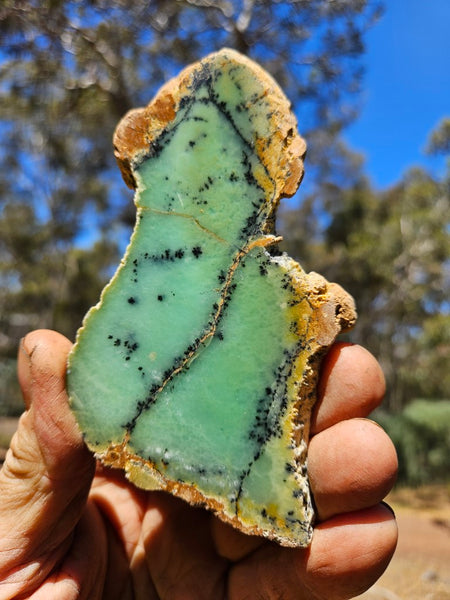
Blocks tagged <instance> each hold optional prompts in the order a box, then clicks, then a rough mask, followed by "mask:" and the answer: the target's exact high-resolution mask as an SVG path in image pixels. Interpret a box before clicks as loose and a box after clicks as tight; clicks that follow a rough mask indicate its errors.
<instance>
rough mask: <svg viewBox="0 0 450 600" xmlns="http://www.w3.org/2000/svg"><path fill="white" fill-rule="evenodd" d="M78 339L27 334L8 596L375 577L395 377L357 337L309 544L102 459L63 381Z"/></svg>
mask: <svg viewBox="0 0 450 600" xmlns="http://www.w3.org/2000/svg"><path fill="white" fill-rule="evenodd" d="M69 350H70V342H69V341H68V340H66V339H65V338H63V337H62V336H60V335H59V334H57V333H55V332H50V331H37V332H33V333H31V334H29V335H28V336H27V337H26V338H25V339H24V340H23V342H22V344H21V347H20V350H19V381H20V384H21V387H22V390H23V396H24V400H25V404H26V408H27V410H26V411H25V413H24V414H23V415H22V417H21V419H20V423H19V428H18V431H17V432H16V434H15V436H14V438H13V440H12V442H11V448H10V450H9V452H8V454H7V457H6V461H5V463H4V465H3V468H2V470H1V472H0V599H1V600H5V599H7V598H15V599H22V598H31V599H33V600H53V599H54V600H72V599H81V598H83V599H86V600H96V599H105V600H115V599H118V600H119V599H120V600H128V599H131V598H133V599H135V600H144V599H145V600H149V599H152V600H153V599H164V600H166V599H182V600H191V599H192V600H203V599H204V600H221V599H223V600H225V599H227V600H244V599H249V600H250V599H251V600H254V599H260V600H261V599H283V600H291V599H296V600H303V599H304V600H306V599H308V600H315V599H323V600H335V599H342V598H351V597H353V596H355V595H357V594H359V593H362V592H363V591H364V590H365V589H367V588H368V587H369V586H371V585H372V584H373V583H374V581H375V580H376V579H377V578H378V577H379V576H380V574H381V573H382V572H383V570H384V569H385V568H386V566H387V564H388V562H389V560H390V558H391V556H392V554H393V551H394V548H395V545H396V540H397V529H396V525H395V519H394V516H393V514H392V512H391V511H390V510H389V508H388V507H387V506H386V505H384V504H382V503H381V501H382V499H383V498H384V496H385V495H386V493H387V492H388V491H389V489H390V488H391V486H392V484H393V482H394V479H395V474H396V469H397V460H396V455H395V450H394V448H393V446H392V444H391V442H390V440H389V438H388V437H387V436H386V434H385V433H384V432H383V431H382V429H381V428H380V427H378V426H377V425H376V424H375V423H373V422H372V421H369V420H367V419H365V418H364V417H366V416H367V415H368V414H369V413H370V412H371V411H372V410H373V409H374V408H375V407H376V406H377V405H378V404H379V402H380V401H381V398H382V396H383V393H384V380H383V376H382V373H381V371H380V368H379V366H378V364H377V363H376V361H375V360H374V358H373V357H372V356H371V355H370V354H369V353H368V352H366V351H365V350H364V349H363V348H361V347H359V346H352V345H348V344H336V345H334V346H333V347H332V349H331V350H330V352H329V353H328V356H327V358H326V360H325V363H324V365H323V368H322V374H321V379H320V385H319V392H320V394H319V396H320V398H319V402H318V404H317V406H316V409H315V412H314V418H313V429H312V433H313V437H312V439H311V444H310V450H309V475H310V480H311V487H312V491H313V494H314V498H315V503H316V508H317V514H318V524H317V526H316V529H315V533H314V538H313V542H312V545H311V547H310V548H309V549H300V550H297V549H287V548H282V547H280V546H278V545H276V544H275V543H272V542H267V541H264V540H262V539H261V538H255V537H249V536H246V535H243V534H241V533H240V532H237V531H235V530H233V529H232V528H230V527H229V526H227V525H225V524H223V523H222V522H220V521H219V520H218V519H216V518H215V517H214V516H212V515H211V514H210V513H208V512H205V511H203V510H201V509H198V508H192V507H191V506H189V505H187V504H185V503H184V502H182V501H180V500H178V499H175V498H173V497H171V496H169V495H167V494H165V493H163V492H144V491H142V490H138V489H136V488H135V487H134V486H132V485H130V484H128V483H127V481H126V480H125V479H124V478H123V476H122V475H121V473H119V472H117V471H112V470H108V469H105V468H102V467H100V466H97V468H96V465H95V461H94V459H93V457H92V455H91V454H90V453H89V452H88V450H87V449H86V448H85V446H84V444H83V441H82V438H81V435H80V433H79V431H78V429H77V426H76V423H75V421H74V418H73V416H72V414H71V412H70V411H69V409H68V404H67V396H66V391H65V365H66V358H67V353H68V352H69Z"/></svg>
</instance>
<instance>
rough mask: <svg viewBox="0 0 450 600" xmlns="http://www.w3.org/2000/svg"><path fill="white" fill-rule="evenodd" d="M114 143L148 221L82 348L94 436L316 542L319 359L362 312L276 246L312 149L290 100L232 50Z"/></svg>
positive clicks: (82, 409) (263, 527)
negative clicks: (283, 201) (311, 472)
mask: <svg viewBox="0 0 450 600" xmlns="http://www.w3.org/2000/svg"><path fill="white" fill-rule="evenodd" d="M114 143H115V153H116V157H117V160H118V163H119V166H120V168H121V170H122V173H123V175H124V179H125V181H126V182H127V184H128V185H129V186H131V187H133V188H135V189H136V195H135V202H136V206H137V221H136V227H135V230H134V232H133V236H132V238H131V242H130V245H129V247H128V249H127V252H126V255H125V257H124V259H123V261H122V262H121V264H120V266H119V268H118V270H117V272H116V274H115V276H114V277H113V279H112V281H111V282H110V283H109V284H108V286H107V287H106V288H105V290H104V291H103V294H102V296H101V300H100V302H99V304H98V305H97V306H95V307H94V308H92V309H91V310H90V312H89V313H88V315H87V316H86V318H85V321H84V323H83V327H82V328H81V329H80V331H79V333H78V336H77V342H76V345H75V347H74V350H73V351H72V353H71V355H70V357H69V365H68V379H67V383H68V390H69V395H70V401H71V407H72V410H73V411H74V413H75V415H76V418H77V420H78V423H79V425H80V428H81V430H82V432H83V434H84V436H85V440H86V442H87V444H88V446H89V447H90V448H91V449H92V450H93V451H94V452H95V453H96V454H97V456H98V458H99V459H101V460H102V461H103V462H104V463H105V464H108V465H112V466H115V467H119V468H123V469H124V470H125V471H126V473H127V476H128V477H129V479H130V480H131V481H132V482H134V483H135V484H136V485H138V486H140V487H143V488H145V489H161V490H166V491H169V492H171V493H173V494H175V495H177V496H179V497H182V498H184V499H186V500H188V501H189V502H191V503H201V504H203V505H205V506H207V507H208V508H210V509H211V510H213V511H214V512H215V513H216V514H217V515H218V516H219V517H220V518H222V519H223V520H225V521H226V522H229V523H231V524H232V525H234V526H236V527H238V528H239V529H241V530H242V531H244V532H247V533H252V534H259V535H263V536H266V537H268V538H270V539H273V540H276V541H278V542H279V543H281V544H283V545H286V546H305V545H307V544H308V543H309V542H310V539H311V534H312V522H313V510H312V505H311V497H310V492H309V487H308V480H307V472H306V453H307V440H308V427H309V418H310V412H311V408H312V406H313V403H314V400H315V385H316V379H317V371H318V366H319V361H320V358H321V356H322V355H323V353H324V352H325V351H326V349H327V348H328V347H329V345H330V344H331V343H332V342H333V340H334V338H335V336H336V335H337V334H338V333H339V331H340V330H341V329H342V328H347V327H349V326H350V325H352V323H353V321H354V319H355V314H354V309H353V304H352V300H351V298H350V297H349V296H348V295H347V294H346V293H345V292H344V291H343V290H342V289H341V288H339V287H338V286H336V285H334V284H329V283H328V282H327V281H326V280H325V279H324V278H323V277H321V276H320V275H317V274H315V273H311V274H306V273H305V272H304V271H303V270H302V269H301V267H300V266H299V265H298V264H297V263H295V262H294V261H293V260H292V259H290V258H289V257H288V256H286V255H280V254H279V253H277V252H276V251H275V249H276V243H277V241H279V238H276V237H275V235H274V219H275V210H276V207H277V204H278V201H279V198H280V197H281V196H283V195H291V194H293V193H294V192H295V190H296V188H297V186H298V184H299V181H300V179H301V176H302V172H303V163H302V157H303V154H304V152H305V144H304V142H303V140H302V139H301V138H300V137H299V135H298V133H297V129H296V121H295V118H294V116H293V115H292V113H291V111H290V108H289V103H288V101H287V100H286V98H285V97H284V95H283V94H282V92H281V90H280V89H279V88H278V86H277V85H276V83H275V82H274V81H273V80H272V79H271V78H270V77H269V76H268V75H267V74H266V73H265V72H264V71H262V70H261V69H260V68H259V67H258V66H257V65H255V64H254V63H252V62H250V61H249V60H248V59H246V58H244V57H242V56H241V55H239V54H237V53H236V52H234V51H231V50H222V51H221V52H219V53H216V54H213V55H211V56H209V57H207V58H206V59H204V60H203V61H201V62H200V63H197V64H195V65H193V66H191V67H189V68H188V69H186V70H185V71H183V72H182V73H181V74H180V75H179V77H178V78H176V79H174V80H172V81H171V82H169V83H168V84H167V85H166V86H165V87H164V88H162V90H161V91H160V92H159V93H158V95H157V96H156V98H155V99H154V100H153V102H151V103H150V104H149V106H147V107H146V108H144V109H137V110H134V111H131V112H130V113H129V114H128V115H126V116H125V117H124V119H123V120H122V122H121V123H120V124H119V126H118V129H117V131H116V134H115V139H114Z"/></svg>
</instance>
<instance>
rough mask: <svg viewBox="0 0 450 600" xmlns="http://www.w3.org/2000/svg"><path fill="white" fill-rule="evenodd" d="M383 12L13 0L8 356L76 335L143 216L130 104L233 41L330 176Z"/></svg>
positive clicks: (4, 88)
mask: <svg viewBox="0 0 450 600" xmlns="http://www.w3.org/2000/svg"><path fill="white" fill-rule="evenodd" d="M378 13H379V3H378V0H376V1H375V2H370V3H369V2H366V1H364V0H346V1H345V2H343V1H342V2H341V1H340V0H339V1H336V2H323V1H322V0H317V1H316V0H314V1H311V0H295V1H287V0H286V1H280V0H218V1H217V2H210V1H206V0H195V1H193V0H192V1H191V0H150V1H149V0H135V1H133V2H124V1H123V0H111V1H110V2H103V1H102V0H79V1H77V2H71V1H69V0H20V1H16V0H3V1H2V3H1V6H0V37H1V40H2V49H1V54H0V115H1V118H0V132H1V137H2V145H1V147H0V283H1V290H0V329H1V332H2V336H1V337H0V360H2V359H6V358H12V357H13V356H14V355H15V353H16V348H17V344H18V340H19V339H20V337H21V336H22V335H24V334H25V333H26V332H27V331H28V330H29V329H32V328H36V327H50V328H55V329H58V330H60V331H61V332H63V333H65V334H66V335H68V336H69V337H71V338H73V337H74V334H75V331H76V329H77V328H78V326H79V324H80V321H81V317H82V315H83V314H84V313H85V311H86V310H87V308H88V307H89V306H90V305H92V304H93V303H95V302H96V301H97V299H98V293H99V290H100V289H101V288H102V286H103V285H104V283H105V281H106V279H107V278H108V276H109V275H110V274H111V273H110V271H111V267H112V265H113V264H114V263H115V262H116V261H117V256H118V248H119V247H123V245H124V240H125V239H127V237H128V233H129V228H130V225H131V224H132V223H133V221H134V209H133V207H132V205H131V202H130V194H129V192H128V191H127V190H126V188H125V186H124V184H123V182H122V181H121V178H120V174H119V170H118V169H117V166H116V165H115V162H114V157H113V149H112V145H111V139H112V134H113V131H114V128H115V126H116V124H117V122H118V120H119V119H120V118H121V117H122V116H123V115H124V113H125V112H126V111H127V110H128V109H130V108H132V107H134V106H140V105H142V104H146V103H147V102H148V101H149V100H150V99H151V98H152V96H153V95H154V93H155V91H156V89H157V87H159V86H160V85H161V84H162V83H163V82H164V81H165V80H167V78H168V77H170V76H172V75H174V74H175V73H176V72H177V71H178V70H180V69H181V68H182V67H183V66H185V65H186V63H189V62H192V61H194V60H197V59H198V58H200V57H201V56H203V55H205V54H207V53H209V52H211V51H213V50H217V49H219V48H220V47H222V46H229V47H233V48H236V49H238V50H239V51H241V52H243V53H245V54H248V55H250V56H251V57H252V58H254V59H256V60H258V61H259V62H260V63H262V64H263V65H264V66H265V67H266V68H267V69H268V70H269V71H270V72H271V73H272V74H273V75H274V76H275V77H276V78H277V79H278V80H279V82H280V83H281V84H282V86H283V87H284V88H285V90H286V92H287V94H288V95H289V97H290V98H291V100H292V101H293V103H294V105H295V107H296V109H297V111H298V115H299V118H300V122H301V130H302V132H304V133H308V140H309V143H310V149H311V152H310V160H309V162H310V165H312V164H314V165H315V169H316V172H317V174H319V173H321V172H326V173H328V174H330V176H331V175H332V174H333V173H334V174H336V173H337V171H338V169H337V168H336V164H335V157H336V155H337V150H336V148H337V147H338V146H339V144H340V143H339V133H340V131H341V130H342V127H343V126H344V125H345V124H346V123H348V122H349V121H350V120H351V118H352V117H353V116H354V113H355V107H356V100H357V92H358V89H359V83H360V80H361V75H362V68H361V61H360V58H361V55H362V53H363V50H364V44H363V34H364V32H365V30H366V29H367V27H368V26H369V25H370V24H371V23H372V22H373V20H374V19H375V18H376V17H377V14H378ZM127 194H128V195H127Z"/></svg>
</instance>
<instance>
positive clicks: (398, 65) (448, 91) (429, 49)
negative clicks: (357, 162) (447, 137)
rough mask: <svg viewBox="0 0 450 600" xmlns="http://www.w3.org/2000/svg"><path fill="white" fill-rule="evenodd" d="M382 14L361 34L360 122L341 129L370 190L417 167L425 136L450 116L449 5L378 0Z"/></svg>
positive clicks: (445, 0)
mask: <svg viewBox="0 0 450 600" xmlns="http://www.w3.org/2000/svg"><path fill="white" fill-rule="evenodd" d="M385 7H386V10H385V13H384V15H383V17H382V18H381V20H380V21H379V22H378V23H377V24H376V25H375V26H374V27H373V28H372V29H371V30H370V31H369V32H368V33H367V35H366V50H367V53H366V56H365V65H366V69H367V72H366V76H365V80H364V84H363V93H362V98H361V101H362V110H361V113H360V117H359V119H358V120H357V121H356V122H355V123H354V124H353V125H352V126H351V127H350V128H349V129H347V131H346V134H345V136H344V137H345V139H346V140H347V141H348V142H349V144H350V146H351V147H352V148H353V149H355V150H358V151H360V152H362V153H363V154H364V155H365V157H366V172H367V174H368V175H369V177H370V179H371V181H372V183H373V184H374V185H375V186H376V187H377V188H385V187H388V186H389V185H392V184H394V183H395V182H397V181H398V180H399V179H400V177H401V175H402V174H403V173H404V172H405V170H406V169H407V168H408V167H410V166H413V165H422V166H425V167H427V168H429V169H431V170H434V171H436V172H437V173H439V172H440V171H441V170H442V168H443V164H444V163H443V159H440V160H438V159H436V158H434V159H432V158H430V157H427V156H426V155H425V154H424V152H423V149H424V146H425V144H426V140H427V137H428V134H429V132H430V131H431V130H432V129H433V128H434V127H435V125H436V124H437V123H438V122H439V121H440V119H441V118H442V117H444V116H445V115H447V116H450V0H385Z"/></svg>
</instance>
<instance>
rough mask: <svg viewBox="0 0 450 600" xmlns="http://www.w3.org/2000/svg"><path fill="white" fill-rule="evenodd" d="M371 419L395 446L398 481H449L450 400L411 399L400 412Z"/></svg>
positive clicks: (405, 482)
mask: <svg viewBox="0 0 450 600" xmlns="http://www.w3.org/2000/svg"><path fill="white" fill-rule="evenodd" d="M375 418H376V420H377V421H378V422H379V423H380V424H381V425H382V426H383V427H384V428H385V429H386V431H387V433H388V434H389V436H390V437H391V439H392V440H393V442H394V444H395V447H396V449H397V454H398V458H399V482H400V483H403V484H407V485H421V484H425V483H431V482H437V481H441V482H448V481H449V473H450V454H449V452H448V449H449V447H450V400H440V401H438V400H435V401H430V400H414V402H412V403H411V404H409V405H408V406H407V407H406V408H405V409H404V410H403V411H402V413H400V414H397V415H390V414H388V413H387V412H381V411H380V412H378V413H376V416H375Z"/></svg>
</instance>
